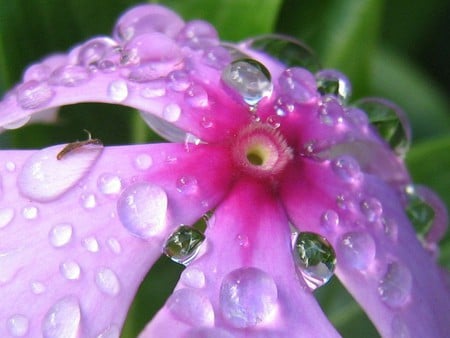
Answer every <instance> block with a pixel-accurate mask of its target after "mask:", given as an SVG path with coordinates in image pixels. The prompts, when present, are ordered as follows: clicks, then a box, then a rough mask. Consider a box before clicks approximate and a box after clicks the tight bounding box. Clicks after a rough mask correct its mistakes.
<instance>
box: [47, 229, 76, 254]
mask: <svg viewBox="0 0 450 338" xmlns="http://www.w3.org/2000/svg"><path fill="white" fill-rule="evenodd" d="M72 233H73V228H72V225H71V224H68V223H61V224H58V225H55V226H54V227H53V228H52V229H51V230H50V232H49V234H48V238H49V240H50V243H51V245H53V246H54V247H55V248H60V247H62V246H64V245H66V244H67V243H69V242H70V239H71V238H72Z"/></svg>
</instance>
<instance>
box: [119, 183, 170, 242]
mask: <svg viewBox="0 0 450 338" xmlns="http://www.w3.org/2000/svg"><path fill="white" fill-rule="evenodd" d="M117 213H118V216H119V219H120V221H121V222H122V225H123V226H124V227H125V228H126V229H127V230H128V231H129V232H130V233H131V234H133V235H135V236H137V237H140V238H144V239H146V238H150V237H152V236H155V235H158V234H159V233H161V231H163V229H164V227H165V225H166V215H167V195H166V192H165V191H164V190H163V189H162V188H160V187H159V186H157V185H154V184H150V183H147V182H139V183H135V184H133V185H131V186H129V187H128V188H127V189H125V190H124V191H123V192H122V194H121V195H120V197H119V200H118V201H117Z"/></svg>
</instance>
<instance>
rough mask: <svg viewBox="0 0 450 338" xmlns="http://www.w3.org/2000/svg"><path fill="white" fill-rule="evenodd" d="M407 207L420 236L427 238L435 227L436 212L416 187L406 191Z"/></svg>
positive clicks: (410, 186) (407, 188)
mask: <svg viewBox="0 0 450 338" xmlns="http://www.w3.org/2000/svg"><path fill="white" fill-rule="evenodd" d="M405 192H406V198H407V206H406V214H407V216H408V218H409V220H410V221H411V223H412V224H413V226H414V229H415V230H416V232H417V233H418V234H419V235H420V236H422V237H423V236H425V235H426V234H427V233H428V232H429V231H430V229H431V228H432V226H433V222H434V220H435V217H436V213H435V210H434V209H433V207H432V206H431V205H430V204H428V203H427V201H426V200H425V199H424V198H423V197H422V196H421V194H420V192H419V191H418V189H416V187H415V186H414V185H408V186H407V187H406V189H405Z"/></svg>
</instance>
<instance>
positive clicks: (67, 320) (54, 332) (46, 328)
mask: <svg viewBox="0 0 450 338" xmlns="http://www.w3.org/2000/svg"><path fill="white" fill-rule="evenodd" d="M80 321H81V311H80V305H79V303H78V300H77V298H75V296H68V297H65V298H62V299H60V300H58V301H57V302H56V303H55V304H54V305H53V306H52V307H51V308H50V310H49V311H48V312H47V314H46V315H45V317H44V319H43V321H42V335H43V336H44V338H61V337H64V338H77V337H78V330H79V327H80Z"/></svg>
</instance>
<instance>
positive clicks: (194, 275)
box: [180, 268, 206, 289]
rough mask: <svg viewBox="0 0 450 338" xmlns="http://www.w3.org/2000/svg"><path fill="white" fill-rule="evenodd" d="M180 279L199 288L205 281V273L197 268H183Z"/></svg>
mask: <svg viewBox="0 0 450 338" xmlns="http://www.w3.org/2000/svg"><path fill="white" fill-rule="evenodd" d="M180 280H181V282H182V283H183V284H184V285H186V286H188V287H191V288H196V289H201V288H202V287H204V286H205V283H206V277H205V274H204V273H203V272H202V271H201V270H199V269H197V268H187V269H185V270H183V272H182V273H181V277H180Z"/></svg>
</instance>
